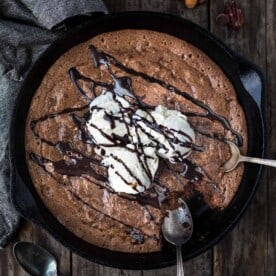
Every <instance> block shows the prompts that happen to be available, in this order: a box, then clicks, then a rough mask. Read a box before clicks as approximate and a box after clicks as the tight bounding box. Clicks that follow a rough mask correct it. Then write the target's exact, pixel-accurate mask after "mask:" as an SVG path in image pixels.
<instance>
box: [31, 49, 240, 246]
mask: <svg viewBox="0 0 276 276" xmlns="http://www.w3.org/2000/svg"><path fill="white" fill-rule="evenodd" d="M89 49H90V52H91V57H92V60H93V63H94V65H95V67H99V66H100V65H104V66H106V68H107V69H108V71H109V73H110V75H111V77H112V81H113V82H112V83H111V82H110V83H103V82H101V81H96V80H94V79H92V78H90V77H87V76H84V75H82V74H81V73H80V72H79V71H78V70H77V69H76V68H71V69H70V70H69V76H70V78H71V80H72V83H73V84H74V85H75V87H76V89H77V90H78V92H79V93H80V95H82V96H83V97H84V98H85V99H86V100H87V101H88V102H91V101H92V100H93V98H94V97H96V89H97V88H101V89H102V90H108V91H111V92H112V93H113V95H114V100H116V99H115V95H118V96H121V97H124V98H126V99H127V98H128V99H130V101H132V105H133V106H135V105H136V106H137V108H140V109H142V110H144V111H146V112H147V114H149V115H150V112H149V111H150V110H152V109H154V107H153V106H150V105H148V104H146V103H144V102H143V99H142V98H141V97H138V96H137V95H135V93H134V91H133V88H132V80H131V78H130V77H127V76H125V77H117V76H116V75H115V74H114V73H113V71H112V69H111V65H113V66H115V67H117V68H119V69H121V70H122V71H124V72H125V73H127V74H129V75H132V76H136V77H140V78H142V79H144V80H145V81H147V82H149V83H156V84H158V85H160V86H162V87H164V88H165V89H167V90H169V91H171V92H173V93H176V94H178V95H181V96H182V97H184V98H185V99H187V100H189V101H190V102H192V103H193V104H195V105H196V106H198V107H200V108H202V109H203V110H205V113H204V114H197V113H191V112H190V113H186V114H185V115H186V116H188V117H189V116H191V117H197V116H198V117H205V118H207V119H209V120H212V121H217V122H219V123H220V124H221V125H222V126H223V127H224V128H225V129H227V130H228V131H230V132H231V133H232V135H234V136H235V138H236V139H235V140H236V141H235V143H236V144H237V145H239V146H241V145H242V144H243V140H242V136H241V135H240V134H239V133H237V132H236V131H235V130H234V129H233V128H232V127H231V125H230V123H229V122H228V121H227V119H226V118H224V117H223V116H220V115H219V114H216V113H215V112H214V111H213V110H212V109H211V108H210V107H209V106H208V105H206V104H204V103H203V102H201V101H199V100H197V99H195V98H193V97H192V96H191V95H189V94H188V93H187V92H183V91H181V90H180V89H178V88H177V87H175V86H173V85H171V84H169V83H167V82H166V81H163V80H160V79H157V78H155V77H153V76H149V75H147V74H145V73H142V72H138V71H136V70H134V69H132V68H129V67H127V66H125V65H124V64H122V63H121V62H120V61H118V60H117V59H116V58H114V57H113V56H111V55H110V54H107V53H105V52H103V51H100V50H98V49H97V48H96V47H95V46H93V45H91V46H90V47H89ZM80 81H82V82H86V83H89V84H90V91H91V95H90V94H89V93H87V92H86V91H85V90H84V89H83V88H82V85H81V83H80ZM116 102H117V103H118V104H121V103H120V102H119V101H116ZM88 108H89V104H87V105H84V106H81V107H73V108H67V109H64V110H62V111H60V112H55V113H51V114H48V115H45V116H42V117H40V118H38V119H36V120H33V121H32V122H31V124H30V127H31V130H32V131H33V133H34V135H35V137H36V138H37V139H38V140H40V142H41V143H46V144H48V145H49V146H53V147H55V148H56V150H57V151H58V152H59V153H61V154H62V155H63V156H65V157H66V158H65V159H61V160H58V161H53V160H49V159H47V158H44V157H42V156H39V155H37V154H36V153H34V152H32V153H30V156H29V157H30V159H31V160H33V161H34V162H35V163H36V164H38V165H39V166H40V167H41V168H42V169H43V170H44V171H45V172H47V173H50V175H51V176H52V177H54V175H53V174H52V173H51V172H49V170H48V168H47V167H46V166H47V164H48V165H49V164H50V166H52V169H53V171H54V172H56V173H57V174H60V175H66V176H68V177H75V176H78V177H85V178H86V179H87V180H88V181H90V182H91V183H93V184H96V185H98V186H99V187H100V188H102V189H108V191H109V192H111V193H115V192H114V191H113V190H112V188H110V187H107V185H105V184H104V183H105V182H106V181H107V179H108V178H107V176H106V175H103V174H101V173H98V170H96V169H95V168H94V167H95V166H96V167H97V166H99V167H100V166H101V164H100V161H99V160H96V159H93V158H90V157H89V156H86V155H85V154H84V153H83V152H81V151H79V150H77V149H74V148H73V146H72V144H71V143H69V142H64V141H57V142H52V141H50V140H48V139H46V138H42V137H41V136H40V134H39V131H37V125H38V124H39V123H42V122H44V121H46V120H51V119H54V118H56V117H58V116H62V115H66V114H68V115H69V116H70V118H71V120H72V122H73V123H74V125H75V126H76V128H77V129H78V136H77V139H78V140H79V141H81V142H83V143H85V144H89V145H92V146H95V145H93V141H92V139H91V137H90V135H89V134H88V132H87V129H86V122H87V120H88V118H89V116H90V112H89V110H88ZM121 110H122V114H123V116H122V117H123V120H121V121H120V122H121V123H122V122H123V123H124V124H125V126H126V129H127V130H128V135H126V136H124V137H120V136H115V135H113V136H108V135H106V134H105V133H102V134H103V135H106V136H105V137H106V138H107V139H108V140H109V141H111V142H112V144H113V145H114V144H116V145H119V146H123V145H126V144H128V143H129V137H128V136H130V131H129V124H128V123H127V120H126V119H127V118H128V119H129V114H133V113H134V112H135V110H136V109H135V108H133V107H130V108H123V107H122V106H121ZM78 113H83V114H82V115H81V116H80V115H79V114H78ZM150 117H151V120H150V121H149V120H146V119H145V118H143V117H138V116H136V117H135V116H134V118H133V119H132V120H131V124H132V125H135V127H136V131H138V129H139V130H140V131H142V132H144V133H145V134H146V135H148V136H149V137H150V134H149V133H147V131H146V129H144V128H143V127H141V125H140V124H139V122H143V123H144V124H145V125H147V126H149V127H150V128H152V129H154V130H155V131H158V132H160V133H162V135H164V136H165V137H166V138H170V137H173V138H174V139H173V140H174V144H177V143H178V144H180V145H181V146H185V147H188V148H191V149H192V150H197V151H203V150H204V148H203V147H202V146H199V145H195V144H194V143H193V142H192V138H191V137H189V135H187V134H186V133H185V132H183V131H178V130H173V129H170V130H169V129H167V128H165V127H164V126H160V125H158V124H157V123H156V121H155V119H154V118H153V116H151V115H150ZM105 119H106V120H107V121H109V122H110V127H111V129H113V128H115V126H116V122H117V121H118V118H115V117H114V116H112V114H108V113H106V114H105ZM93 127H95V128H97V129H98V130H99V131H101V129H100V128H99V127H97V126H93ZM195 131H197V132H198V133H200V134H201V135H205V136H207V137H209V138H211V139H217V140H219V141H221V140H223V139H222V138H220V137H218V136H216V135H215V134H210V133H205V132H203V131H200V130H198V129H195ZM176 134H181V135H183V136H185V137H186V138H187V140H188V141H186V142H185V143H183V142H182V141H181V140H179V139H178V138H177V136H176ZM137 137H139V135H137ZM151 138H152V140H153V141H154V142H155V143H158V141H156V140H154V138H153V137H151ZM168 141H170V139H168ZM105 146H108V145H105ZM171 146H173V144H171ZM158 147H159V148H162V147H163V148H164V145H162V144H158ZM164 150H166V148H164ZM133 152H135V153H136V154H137V157H138V158H139V162H140V164H141V165H142V166H143V168H144V170H145V172H146V173H147V175H148V177H149V179H151V180H152V182H154V183H153V185H152V188H150V189H149V190H147V191H145V192H144V193H140V194H137V195H126V194H117V193H116V194H117V196H120V197H123V198H125V199H127V200H131V201H136V202H137V203H139V204H140V205H142V206H144V208H145V211H146V212H147V213H148V214H149V216H150V217H151V218H152V220H153V221H155V218H154V215H153V214H151V212H150V211H149V209H148V208H147V206H152V207H154V208H158V209H160V208H161V206H162V202H163V201H164V199H165V198H166V197H167V196H169V195H170V191H169V190H168V189H167V188H166V187H164V186H162V187H161V184H160V183H158V180H156V179H153V177H154V176H153V175H152V174H151V171H150V168H149V166H148V163H147V159H148V158H152V157H151V156H148V155H146V154H145V153H144V152H143V147H142V146H141V142H140V141H138V143H137V145H136V147H135V148H134V149H133ZM102 155H104V152H102ZM116 158H117V157H116ZM117 159H118V158H117ZM118 161H119V162H122V164H123V165H124V166H125V167H126V168H127V164H125V163H124V162H123V161H122V160H118ZM174 161H175V162H181V163H182V164H183V170H182V171H181V172H180V174H181V175H182V176H184V177H185V178H186V179H188V180H189V181H190V182H191V183H193V182H197V181H201V180H202V179H203V178H204V177H207V178H209V176H208V175H207V174H206V172H204V171H203V170H202V169H201V168H200V167H198V166H197V165H196V164H194V163H192V162H191V161H190V160H188V159H186V156H181V153H180V152H178V153H177V156H176V157H175V160H174ZM118 173H119V172H118ZM129 173H130V174H131V175H132V176H134V175H133V174H132V173H131V172H129ZM87 176H88V177H92V178H94V179H96V180H98V181H100V182H102V184H101V183H100V184H99V183H94V182H92V181H91V179H90V178H87ZM134 177H135V176H134ZM54 178H55V177H54ZM55 179H56V178H55ZM125 182H126V180H125ZM137 182H138V183H139V184H140V185H142V186H143V183H142V182H141V181H140V180H139V179H137ZM211 182H212V181H211ZM214 188H217V187H216V185H215V184H214ZM70 192H71V193H72V195H73V196H74V197H75V198H76V199H77V200H79V201H82V202H83V200H82V199H81V198H79V197H78V195H76V194H74V193H73V192H72V191H70ZM83 203H84V204H86V205H87V203H85V202H83ZM89 206H90V205H89ZM90 207H91V208H92V209H95V208H94V207H93V206H90ZM97 211H98V210H97ZM98 212H99V211H98ZM104 215H106V214H104ZM110 218H111V219H113V220H116V219H115V218H112V217H110ZM116 221H117V220H116ZM119 223H122V224H124V223H123V222H119ZM156 223H157V222H156ZM124 225H125V224H124ZM126 226H128V225H126ZM128 227H129V229H130V230H129V231H128V232H129V234H130V235H131V236H132V237H133V239H134V243H135V244H142V243H144V240H145V234H143V233H142V231H141V230H140V229H137V228H135V227H131V226H128ZM154 239H156V240H157V242H159V240H158V238H156V237H154Z"/></svg>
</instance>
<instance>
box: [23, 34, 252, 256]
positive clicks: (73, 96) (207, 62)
mask: <svg viewBox="0 0 276 276" xmlns="http://www.w3.org/2000/svg"><path fill="white" fill-rule="evenodd" d="M89 45H94V46H95V47H97V49H100V50H102V51H104V52H106V53H108V54H110V55H112V56H114V57H115V58H116V59H117V60H119V61H120V62H121V63H122V64H124V65H125V66H127V67H129V68H132V69H134V70H136V71H139V72H143V73H146V74H148V75H150V76H154V77H156V78H159V79H162V80H163V81H166V82H168V83H170V84H171V85H173V86H175V87H177V88H178V89H180V90H182V91H185V92H187V93H189V94H190V95H191V96H192V97H194V98H195V99H199V100H201V101H202V102H204V103H205V104H207V105H208V106H210V108H211V109H212V110H213V111H214V112H216V113H217V114H219V115H221V116H224V117H225V118H227V120H228V121H229V123H230V124H231V127H232V128H233V129H234V130H235V131H237V132H238V133H240V134H241V136H242V137H243V145H242V146H241V147H240V149H241V152H242V153H243V154H246V149H247V126H246V121H245V116H244V113H243V110H242V108H241V106H240V105H239V103H238V100H237V96H236V92H235V90H234V88H233V86H232V84H231V82H230V81H229V80H228V78H227V77H226V76H225V74H224V73H223V72H222V70H221V69H220V68H219V67H218V66H217V65H216V64H215V63H214V62H213V61H212V60H211V59H210V58H209V57H208V56H206V55H205V54H204V53H203V52H202V51H201V50H199V49H197V48H195V47H194V46H192V45H191V44H189V43H187V42H185V41H182V40H180V39H178V38H175V37H173V36H170V35H167V34H164V33H158V32H153V31H148V30H122V31H116V32H111V33H104V34H101V35H98V36H96V37H94V38H92V39H90V40H89V41H87V42H85V43H82V44H79V45H77V46H75V47H73V48H72V49H70V50H69V51H67V52H66V53H64V54H63V55H62V56H61V57H60V58H59V59H58V60H57V61H56V62H55V63H54V64H53V65H52V67H51V68H50V69H49V71H48V72H47V73H46V75H45V76H44V78H43V80H42V82H41V84H40V86H39V88H38V89H37V91H36V93H35V95H34V97H33V100H32V103H31V106H30V109H29V114H28V118H27V123H26V132H25V145H26V156H27V163H28V168H29V172H30V175H31V178H32V181H33V184H34V187H35V189H36V190H37V192H38V194H39V196H40V197H41V199H42V200H43V202H44V204H45V205H46V207H47V208H48V209H49V210H50V211H51V212H52V214H53V215H54V216H55V217H56V218H57V219H58V220H59V221H60V222H61V223H62V224H63V225H64V226H65V227H67V228H68V229H69V230H70V231H71V232H73V233H74V234H75V235H77V236H78V237H80V238H81V239H83V240H85V241H87V242H89V243H92V244H94V245H97V246H100V247H104V248H108V249H110V250H115V251H123V252H139V253H145V252H154V251H160V250H161V249H162V244H163V239H162V234H161V230H160V225H161V223H162V219H163V216H164V213H163V211H162V210H160V209H159V208H156V207H154V206H152V205H150V204H149V205H147V204H146V205H144V204H140V203H139V202H138V201H137V200H134V199H132V198H128V197H122V196H120V195H118V194H116V193H111V192H110V191H109V189H106V188H102V187H100V185H103V186H104V185H105V184H103V183H100V181H99V180H97V179H94V178H93V177H92V176H90V175H89V174H87V175H86V174H84V175H82V176H68V175H62V174H59V173H57V172H56V171H55V170H54V168H53V165H52V163H51V162H45V166H44V167H43V168H42V167H41V166H39V165H38V164H37V163H36V162H34V160H33V159H32V158H31V154H32V153H33V152H35V153H36V154H38V155H39V156H43V158H45V160H46V159H47V160H52V161H58V160H64V162H70V160H67V157H66V156H65V155H63V154H61V153H60V152H59V151H57V149H56V148H55V147H54V146H53V144H55V143H57V141H64V142H68V143H70V144H71V145H72V146H73V147H74V148H75V149H77V151H79V152H81V153H83V154H85V155H86V156H93V157H95V158H98V157H97V156H95V153H94V148H93V145H90V144H85V143H83V142H82V141H80V140H79V139H78V135H79V133H78V129H77V127H76V125H75V124H74V122H73V120H72V117H71V116H70V112H67V113H66V112H61V111H64V110H66V109H68V110H69V109H71V108H81V107H84V106H87V105H88V104H89V102H88V101H87V99H85V98H84V97H81V96H80V94H79V92H78V91H77V89H76V87H75V86H74V84H73V83H72V80H71V79H70V77H69V74H68V71H69V69H70V68H72V67H75V68H77V69H78V71H79V72H80V73H81V74H82V75H84V76H89V77H91V78H93V79H95V80H99V81H105V82H106V81H110V82H112V79H111V78H110V75H108V72H107V70H106V68H104V67H103V66H100V67H99V68H95V67H94V66H93V62H92V61H91V55H90V52H89ZM112 70H113V72H114V73H115V74H116V75H119V76H129V75H128V74H127V73H126V72H123V71H122V70H121V69H119V68H117V67H116V66H113V68H112ZM129 77H131V79H132V86H133V89H134V91H135V93H136V94H137V95H138V96H141V97H143V100H144V102H146V103H147V104H150V105H154V106H156V105H164V106H166V107H168V108H170V109H176V110H179V111H181V112H183V113H200V114H202V113H204V110H202V109H201V108H199V107H198V106H196V105H194V104H193V103H191V102H190V101H188V100H186V99H185V98H183V97H181V96H180V95H177V94H175V93H172V92H171V91H168V90H167V89H165V88H164V87H161V86H160V85H158V84H156V83H149V82H147V81H145V80H144V79H143V78H141V77H139V76H129ZM80 84H81V86H82V88H83V90H84V91H87V93H89V90H90V87H89V85H88V84H87V83H86V82H84V81H80ZM97 93H101V91H97ZM83 112H84V111H83V110H79V111H76V112H75V114H76V115H78V116H81V115H82V114H83ZM49 114H59V115H58V116H53V117H52V118H49V119H47V120H41V121H39V122H37V123H36V127H35V132H34V129H33V127H32V123H33V122H34V121H37V120H38V119H39V118H42V117H43V116H47V115H49ZM188 121H189V122H190V124H191V126H192V127H193V128H194V129H195V130H196V141H195V143H196V144H197V145H201V146H203V147H204V150H203V152H199V151H193V152H192V154H191V155H190V157H189V160H191V161H192V162H194V163H195V164H196V165H197V166H198V167H200V168H201V169H202V170H203V171H204V177H203V179H201V181H198V182H193V183H191V181H188V180H187V179H186V178H185V177H183V176H181V175H180V174H179V173H177V170H173V171H172V170H170V168H169V165H168V164H165V163H164V162H161V164H160V168H159V170H158V177H157V178H158V182H159V183H162V186H164V187H166V188H167V189H169V190H170V191H171V192H172V193H175V194H176V195H178V194H180V195H181V196H182V197H183V198H184V199H185V200H187V201H188V200H189V198H191V197H192V196H193V195H194V194H195V193H199V194H201V195H202V196H203V198H204V200H205V201H206V203H207V204H208V205H209V206H211V207H212V208H220V209H223V208H225V207H226V206H227V205H228V204H229V203H230V202H231V200H232V198H233V197H234V195H235V193H236V192H237V189H238V187H239V184H240V182H241V179H242V176H243V172H244V167H243V165H242V164H241V165H239V166H238V167H237V168H236V169H235V170H234V171H232V172H229V173H224V172H223V170H222V169H221V166H222V164H223V163H224V162H225V161H226V160H227V159H228V158H229V157H230V152H229V149H228V146H227V145H226V144H225V143H224V142H223V141H219V140H217V139H213V138H210V137H207V136H206V135H202V134H201V133H202V132H207V133H211V134H212V136H213V137H214V136H218V137H220V138H222V139H229V140H234V138H235V137H234V136H233V135H232V133H231V132H230V131H229V130H227V129H225V128H224V127H223V126H222V125H221V124H219V123H218V122H217V121H214V120H210V119H208V118H205V117H200V116H188ZM37 133H39V138H38V136H37V135H36V134H37ZM45 140H47V141H51V143H52V144H51V143H45ZM97 170H99V171H100V172H102V173H103V174H105V173H106V172H105V170H104V168H97ZM104 187H105V186H104Z"/></svg>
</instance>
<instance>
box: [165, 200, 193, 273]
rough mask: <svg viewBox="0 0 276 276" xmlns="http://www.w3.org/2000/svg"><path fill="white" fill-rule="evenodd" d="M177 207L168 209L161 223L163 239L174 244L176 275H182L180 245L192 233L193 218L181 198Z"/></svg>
mask: <svg viewBox="0 0 276 276" xmlns="http://www.w3.org/2000/svg"><path fill="white" fill-rule="evenodd" d="M178 203H179V207H178V208H177V209H175V210H170V211H169V212H168V213H169V216H167V217H165V219H164V222H163V224H162V232H163V235H164V237H165V239H166V240H167V241H168V242H170V243H172V244H174V245H175V246H176V260H177V276H184V269H183V260H182V250H181V248H182V245H183V244H184V243H186V242H187V241H188V240H189V239H190V237H191V236H192V233H193V219H192V215H191V212H190V209H189V207H188V206H187V204H186V203H185V202H184V200H182V199H180V198H179V199H178Z"/></svg>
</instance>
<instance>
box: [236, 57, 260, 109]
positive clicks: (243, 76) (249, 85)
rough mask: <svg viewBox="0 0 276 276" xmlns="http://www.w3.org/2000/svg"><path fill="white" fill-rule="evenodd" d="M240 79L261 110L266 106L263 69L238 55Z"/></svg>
mask: <svg viewBox="0 0 276 276" xmlns="http://www.w3.org/2000/svg"><path fill="white" fill-rule="evenodd" d="M236 60H237V63H238V66H239V76H240V80H241V82H242V84H243V86H244V88H245V89H246V91H247V92H248V93H249V94H250V95H251V96H252V98H253V99H254V101H255V102H256V104H257V105H258V107H259V109H260V110H263V107H264V83H265V82H264V76H263V73H262V71H261V70H260V69H259V68H258V67H257V66H256V65H255V64H253V63H251V62H249V61H248V60H246V59H244V58H242V57H240V56H236Z"/></svg>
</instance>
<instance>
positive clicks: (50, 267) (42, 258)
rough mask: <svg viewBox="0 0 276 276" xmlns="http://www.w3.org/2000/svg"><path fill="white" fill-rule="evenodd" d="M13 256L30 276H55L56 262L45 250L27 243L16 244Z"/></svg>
mask: <svg viewBox="0 0 276 276" xmlns="http://www.w3.org/2000/svg"><path fill="white" fill-rule="evenodd" d="M13 254H14V256H15V259H16V260H17V261H18V263H19V264H20V265H21V266H22V267H23V268H24V269H25V270H26V272H28V273H29V274H31V275H40V276H57V262H56V259H55V257H54V256H53V255H51V254H50V253H49V252H48V251H47V250H46V249H44V248H42V247H40V246H38V245H35V244H33V243H29V242H17V243H15V245H14V246H13Z"/></svg>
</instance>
